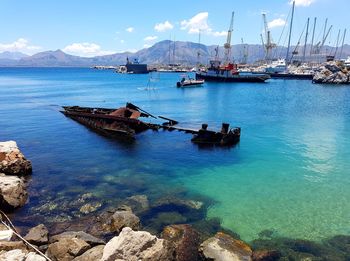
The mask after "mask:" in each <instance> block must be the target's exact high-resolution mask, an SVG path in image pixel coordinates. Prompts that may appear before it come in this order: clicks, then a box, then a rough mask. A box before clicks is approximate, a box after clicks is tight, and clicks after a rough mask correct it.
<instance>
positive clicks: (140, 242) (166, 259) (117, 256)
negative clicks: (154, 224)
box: [101, 227, 174, 261]
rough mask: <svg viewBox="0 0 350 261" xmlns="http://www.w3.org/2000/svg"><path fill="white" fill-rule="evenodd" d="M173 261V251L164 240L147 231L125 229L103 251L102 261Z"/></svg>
mask: <svg viewBox="0 0 350 261" xmlns="http://www.w3.org/2000/svg"><path fill="white" fill-rule="evenodd" d="M114 260H128V261H138V260H144V261H146V260H147V261H153V260H157V261H171V260H174V257H173V250H171V248H170V247H169V246H168V244H167V242H166V241H165V240H164V239H159V238H157V237H156V236H153V235H151V234H150V233H148V232H145V231H133V230H132V229H131V228H129V227H125V228H123V230H122V232H121V233H120V234H119V236H117V237H114V238H112V239H111V240H110V241H109V242H108V243H107V245H106V246H105V248H104V250H103V256H102V259H101V261H114Z"/></svg>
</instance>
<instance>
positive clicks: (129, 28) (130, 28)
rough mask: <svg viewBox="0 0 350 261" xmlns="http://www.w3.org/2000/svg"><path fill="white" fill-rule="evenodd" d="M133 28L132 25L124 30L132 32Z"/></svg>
mask: <svg viewBox="0 0 350 261" xmlns="http://www.w3.org/2000/svg"><path fill="white" fill-rule="evenodd" d="M134 30H135V28H134V27H128V28H126V29H125V31H127V32H128V33H132V32H133V31H134Z"/></svg>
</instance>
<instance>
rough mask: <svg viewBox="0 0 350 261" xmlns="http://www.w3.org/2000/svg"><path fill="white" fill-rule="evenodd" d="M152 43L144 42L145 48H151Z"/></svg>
mask: <svg viewBox="0 0 350 261" xmlns="http://www.w3.org/2000/svg"><path fill="white" fill-rule="evenodd" d="M151 46H152V45H151V44H144V45H143V48H150V47H151Z"/></svg>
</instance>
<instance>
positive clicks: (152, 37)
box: [143, 36, 158, 42]
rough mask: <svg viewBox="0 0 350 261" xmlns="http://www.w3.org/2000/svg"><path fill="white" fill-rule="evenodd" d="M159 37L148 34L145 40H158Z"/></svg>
mask: <svg viewBox="0 0 350 261" xmlns="http://www.w3.org/2000/svg"><path fill="white" fill-rule="evenodd" d="M157 38H158V36H147V37H145V38H144V39H143V40H144V41H145V42H152V41H154V40H156V39H157Z"/></svg>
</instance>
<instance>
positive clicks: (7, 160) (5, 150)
mask: <svg viewBox="0 0 350 261" xmlns="http://www.w3.org/2000/svg"><path fill="white" fill-rule="evenodd" d="M0 172H2V173H5V174H6V175H17V176H22V175H27V174H30V173H31V172H32V164H31V162H30V161H29V160H27V159H26V158H25V157H24V155H23V154H22V152H20V150H19V148H18V146H17V143H16V142H15V141H6V142H0Z"/></svg>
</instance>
